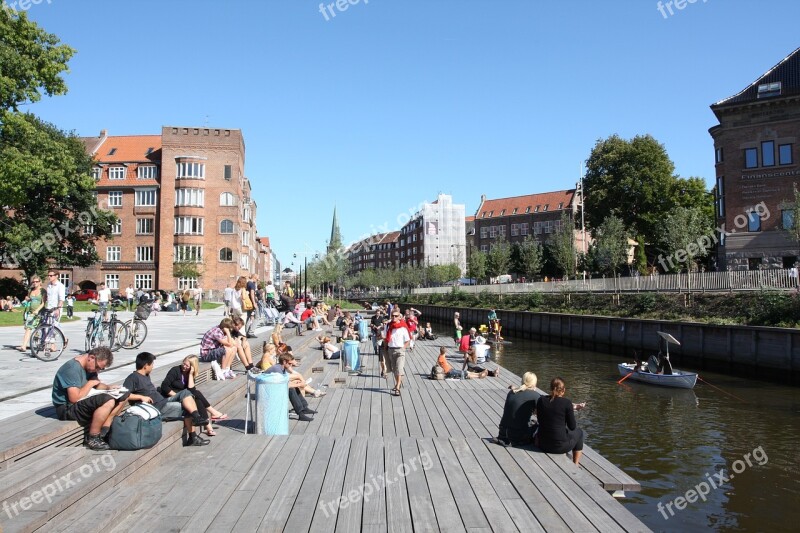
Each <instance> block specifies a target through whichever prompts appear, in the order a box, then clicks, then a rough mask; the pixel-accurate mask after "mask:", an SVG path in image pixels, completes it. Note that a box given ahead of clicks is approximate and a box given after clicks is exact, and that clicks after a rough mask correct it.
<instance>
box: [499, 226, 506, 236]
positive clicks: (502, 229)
mask: <svg viewBox="0 0 800 533" xmlns="http://www.w3.org/2000/svg"><path fill="white" fill-rule="evenodd" d="M497 234H498V235H500V236H501V237H505V236H506V226H505V224H504V225H502V226H497Z"/></svg>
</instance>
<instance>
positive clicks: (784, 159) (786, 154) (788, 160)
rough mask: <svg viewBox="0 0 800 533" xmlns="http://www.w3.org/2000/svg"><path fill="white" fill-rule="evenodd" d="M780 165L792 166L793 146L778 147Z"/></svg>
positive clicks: (783, 145)
mask: <svg viewBox="0 0 800 533" xmlns="http://www.w3.org/2000/svg"><path fill="white" fill-rule="evenodd" d="M778 164H780V165H791V164H792V145H791V144H781V145H779V146H778Z"/></svg>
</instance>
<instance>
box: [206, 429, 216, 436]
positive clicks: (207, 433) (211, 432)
mask: <svg viewBox="0 0 800 533" xmlns="http://www.w3.org/2000/svg"><path fill="white" fill-rule="evenodd" d="M206 435H208V436H209V437H216V436H217V432H216V431H214V430H213V429H208V430H206Z"/></svg>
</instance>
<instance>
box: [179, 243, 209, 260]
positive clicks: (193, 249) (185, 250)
mask: <svg viewBox="0 0 800 533" xmlns="http://www.w3.org/2000/svg"><path fill="white" fill-rule="evenodd" d="M173 251H174V254H175V261H185V262H188V263H202V262H203V247H202V246H199V245H196V244H190V245H175V247H174V248H173Z"/></svg>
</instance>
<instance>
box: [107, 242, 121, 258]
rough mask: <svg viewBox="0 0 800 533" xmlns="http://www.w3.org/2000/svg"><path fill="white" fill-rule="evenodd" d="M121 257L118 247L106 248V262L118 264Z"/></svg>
mask: <svg viewBox="0 0 800 533" xmlns="http://www.w3.org/2000/svg"><path fill="white" fill-rule="evenodd" d="M121 257H122V248H121V247H119V246H109V247H108V248H106V261H111V262H119V261H120V258H121Z"/></svg>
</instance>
